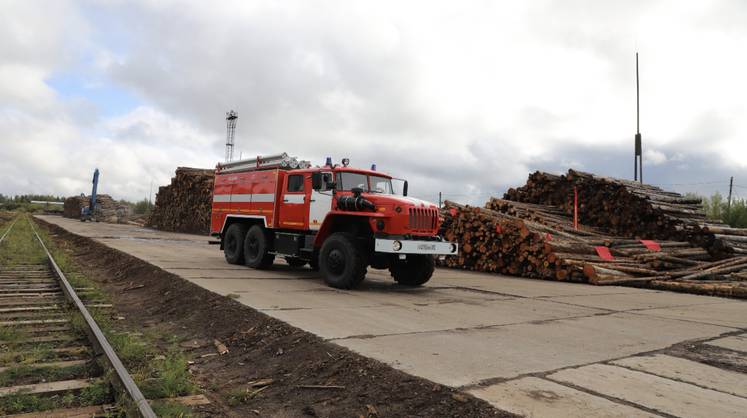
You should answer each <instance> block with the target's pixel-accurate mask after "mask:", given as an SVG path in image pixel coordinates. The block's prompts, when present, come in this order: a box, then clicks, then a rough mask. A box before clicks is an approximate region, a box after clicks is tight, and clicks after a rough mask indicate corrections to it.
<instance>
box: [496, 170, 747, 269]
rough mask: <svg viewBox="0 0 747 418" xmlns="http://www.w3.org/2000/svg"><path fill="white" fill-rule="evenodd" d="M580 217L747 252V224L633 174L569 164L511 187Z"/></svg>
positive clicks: (622, 232) (637, 233)
mask: <svg viewBox="0 0 747 418" xmlns="http://www.w3.org/2000/svg"><path fill="white" fill-rule="evenodd" d="M574 188H575V190H576V191H577V193H578V218H579V222H580V223H582V224H585V225H591V226H595V227H598V228H600V229H603V230H604V231H605V232H607V233H610V234H613V235H617V236H624V237H635V238H641V239H658V240H675V241H687V242H691V243H694V244H697V245H700V246H701V247H703V248H706V249H707V250H708V251H709V252H710V253H711V254H712V255H714V256H716V257H719V258H725V257H729V256H731V255H740V254H747V229H739V228H729V227H728V225H725V224H723V223H720V222H718V221H713V220H708V219H706V216H705V213H704V211H703V208H702V201H701V199H699V198H689V197H686V196H683V195H681V194H679V193H674V192H669V191H665V190H663V189H661V188H659V187H656V186H651V185H646V184H640V183H637V182H633V181H630V180H623V179H615V178H610V177H601V176H596V175H594V174H589V173H583V172H580V171H576V170H568V173H566V174H564V175H555V174H550V173H543V172H535V173H533V174H531V175H530V176H529V179H528V180H527V183H526V185H524V186H522V187H519V188H517V189H513V188H512V189H509V190H508V192H506V194H505V195H504V198H505V199H507V200H511V201H517V202H524V203H534V204H540V205H545V206H546V205H550V206H557V207H558V208H560V209H561V210H562V211H563V212H564V213H565V214H568V215H570V214H572V213H573V211H574Z"/></svg>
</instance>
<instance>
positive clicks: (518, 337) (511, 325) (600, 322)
mask: <svg viewBox="0 0 747 418" xmlns="http://www.w3.org/2000/svg"><path fill="white" fill-rule="evenodd" d="M39 218H40V219H43V220H45V221H47V222H51V223H54V224H57V225H59V226H61V227H63V228H65V229H67V230H68V231H70V232H73V233H75V234H78V235H82V236H87V237H90V238H93V239H95V240H97V241H99V242H101V243H103V244H106V245H108V246H110V247H112V248H116V249H118V250H120V251H124V252H126V253H129V254H131V255H133V256H135V257H138V258H141V259H143V260H145V261H147V262H149V263H152V264H154V265H156V266H159V267H161V268H163V269H165V270H167V271H169V272H172V273H174V274H177V275H180V276H181V277H184V278H185V279H187V280H189V281H191V282H193V283H196V284H198V285H200V286H202V287H204V288H206V289H209V290H211V291H213V292H216V293H219V294H223V295H228V294H233V295H234V296H235V295H238V300H239V301H240V302H241V303H244V304H246V305H248V306H251V307H253V308H255V309H258V310H260V311H262V312H265V313H266V314H268V315H270V316H273V317H275V318H278V319H280V320H283V321H286V322H288V323H290V324H291V325H293V326H296V327H299V328H302V329H305V330H307V331H310V332H312V333H315V334H317V335H319V336H321V337H323V338H326V339H328V340H330V341H332V342H334V343H336V344H339V345H342V346H345V347H348V348H350V349H352V350H355V351H357V352H359V353H361V354H363V355H365V356H369V357H372V358H375V359H378V360H381V361H383V362H386V363H388V364H390V365H392V367H395V368H398V369H400V370H403V371H405V372H407V373H411V374H413V375H417V376H421V377H425V378H428V379H431V380H433V381H435V382H438V383H442V384H445V385H449V386H453V387H459V388H462V389H464V390H466V391H469V392H470V393H472V394H474V395H475V396H477V397H480V398H483V399H485V400H487V401H488V402H490V403H492V404H494V405H495V406H497V407H499V408H501V409H505V410H509V411H513V412H517V413H520V414H523V415H526V416H579V417H581V416H583V417H589V416H606V417H610V416H626V417H627V416H683V417H684V416H688V417H692V416H709V417H712V416H744V411H745V410H747V388H746V387H745V382H747V375H745V374H743V373H740V370H744V369H743V368H741V369H740V368H739V367H737V369H738V370H727V369H728V367H727V366H726V365H724V364H722V363H719V362H718V361H709V360H708V359H709V356H710V355H711V354H709V353H710V351H709V350H711V351H713V350H716V351H718V350H720V351H718V352H715V351H714V354H713V355H714V356H715V355H721V356H724V353H725V352H728V356H729V358H730V359H732V360H733V359H737V360H738V363H737V364H745V362H747V347H745V341H747V336H745V335H747V333H746V332H745V331H747V302H743V301H738V300H731V299H722V298H715V297H708V296H696V295H687V294H677V293H668V292H661V291H653V290H645V289H635V288H626V287H614V286H612V287H594V286H588V285H582V284H571V283H558V282H547V281H537V280H530V279H522V278H514V277H506V276H498V275H490V274H479V273H470V272H463V271H456V270H437V271H436V273H435V275H434V277H433V279H432V280H431V281H430V282H429V283H428V284H427V285H426V286H425V287H422V288H417V289H406V288H402V287H399V286H397V285H395V284H394V282H393V281H392V280H391V278H390V277H389V275H388V273H387V272H380V271H374V270H371V271H369V274H368V276H367V279H366V281H365V282H364V284H363V286H362V287H361V288H360V289H357V290H353V291H343V290H336V289H331V288H328V287H327V286H325V284H324V283H323V281H322V279H321V278H320V277H319V276H318V274H316V273H314V272H312V271H310V270H293V269H291V268H290V267H288V266H287V265H285V264H282V263H278V265H276V266H275V268H274V269H273V270H271V271H256V270H251V269H248V268H244V267H241V266H232V265H229V264H226V262H225V261H224V259H223V255H222V253H221V252H220V251H219V249H218V248H217V246H211V245H208V242H207V241H208V237H203V236H195V235H185V234H174V233H167V232H160V231H154V230H150V229H145V228H138V227H135V226H128V225H112V224H101V223H98V224H92V223H81V222H79V221H77V220H73V219H64V218H60V217H54V216H39ZM710 341H712V342H710ZM683 347H684V348H683ZM688 350H692V351H693V352H696V351H697V353H696V354H697V356H695V354H693V357H692V358H684V357H687V356H688V354H687V353H688ZM678 353H679V354H678ZM682 353H685V354H682ZM694 360H697V361H694ZM704 363H709V364H711V365H706V364H704Z"/></svg>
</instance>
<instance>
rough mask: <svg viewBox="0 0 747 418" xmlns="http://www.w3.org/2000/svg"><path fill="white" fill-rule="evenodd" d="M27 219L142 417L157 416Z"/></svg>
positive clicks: (96, 342)
mask: <svg viewBox="0 0 747 418" xmlns="http://www.w3.org/2000/svg"><path fill="white" fill-rule="evenodd" d="M27 216H28V215H27ZM27 220H28V222H29V224H30V225H31V230H32V231H34V235H35V236H36V239H37V240H38V241H39V244H41V246H42V248H43V249H44V252H45V253H46V254H47V259H48V260H49V263H50V265H51V266H52V269H53V270H54V271H55V273H56V274H57V277H58V279H59V280H60V283H61V284H62V286H61V287H62V292H63V293H64V294H65V297H66V298H67V299H68V300H69V301H70V302H72V303H73V304H74V305H75V307H76V308H77V309H78V311H79V312H80V314H81V315H82V316H83V318H84V319H85V321H86V325H88V328H89V331H90V334H91V336H92V337H93V338H92V340H93V341H92V342H93V343H94V344H95V345H97V346H98V348H99V349H100V350H101V351H102V352H103V353H104V355H105V356H106V360H107V362H108V363H109V365H110V366H111V367H112V369H114V371H115V376H116V378H117V380H118V381H119V384H120V385H121V386H122V388H124V390H125V391H126V392H127V394H128V395H129V397H130V398H131V399H132V400H133V401H134V402H135V405H136V406H137V409H138V411H139V413H140V415H141V416H142V417H144V418H156V417H157V415H156V414H155V412H153V409H152V408H151V407H150V405H149V404H148V400H147V399H145V397H144V396H143V394H142V392H140V388H138V387H137V385H136V384H135V381H134V380H133V379H132V376H130V374H129V373H128V372H127V369H125V367H124V365H123V364H122V361H121V360H120V359H119V356H117V353H116V352H115V351H114V348H112V346H111V344H109V341H108V340H107V339H106V336H104V333H103V332H102V331H101V328H99V325H98V324H97V323H96V321H95V320H94V319H93V316H91V314H90V313H89V312H88V309H86V307H85V305H84V304H83V302H82V301H81V300H80V298H79V297H78V295H77V294H76V293H75V290H74V289H73V286H72V285H70V282H69V281H68V280H67V278H66V277H65V274H64V273H63V272H62V270H61V269H60V267H59V266H58V265H57V263H56V262H55V261H54V258H53V257H52V254H51V253H50V252H49V249H47V246H46V245H45V244H44V241H42V239H41V237H40V236H39V234H38V233H37V232H36V228H34V223H33V222H31V220H30V219H28V218H27ZM13 225H15V222H14V223H13ZM13 225H11V226H10V228H12V227H13ZM10 228H8V231H9V230H10ZM8 231H6V232H5V234H3V236H2V238H0V242H2V239H4V238H5V235H7V233H8Z"/></svg>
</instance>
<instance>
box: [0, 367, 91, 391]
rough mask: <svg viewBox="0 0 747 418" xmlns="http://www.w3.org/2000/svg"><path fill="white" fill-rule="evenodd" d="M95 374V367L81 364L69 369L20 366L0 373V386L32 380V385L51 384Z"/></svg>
mask: <svg viewBox="0 0 747 418" xmlns="http://www.w3.org/2000/svg"><path fill="white" fill-rule="evenodd" d="M94 374H96V367H95V366H94V365H92V364H83V365H78V366H70V367H33V366H29V365H20V366H15V367H11V368H10V369H7V370H4V371H2V372H0V386H12V385H13V384H14V383H13V382H17V381H19V380H25V381H28V380H29V379H30V378H33V382H34V383H39V382H43V381H47V382H52V381H59V380H71V379H78V378H82V377H85V376H90V375H94Z"/></svg>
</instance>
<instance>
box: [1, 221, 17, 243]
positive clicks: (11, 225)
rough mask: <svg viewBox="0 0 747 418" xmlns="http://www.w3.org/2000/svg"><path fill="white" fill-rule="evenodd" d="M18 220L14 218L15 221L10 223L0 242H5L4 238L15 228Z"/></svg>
mask: <svg viewBox="0 0 747 418" xmlns="http://www.w3.org/2000/svg"><path fill="white" fill-rule="evenodd" d="M16 222H18V219H15V220H13V223H12V224H10V226H9V227H8V229H6V230H5V232H3V235H2V236H0V243H2V242H3V240H4V239H5V236H6V235H8V232H10V230H11V229H13V225H15V224H16Z"/></svg>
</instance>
